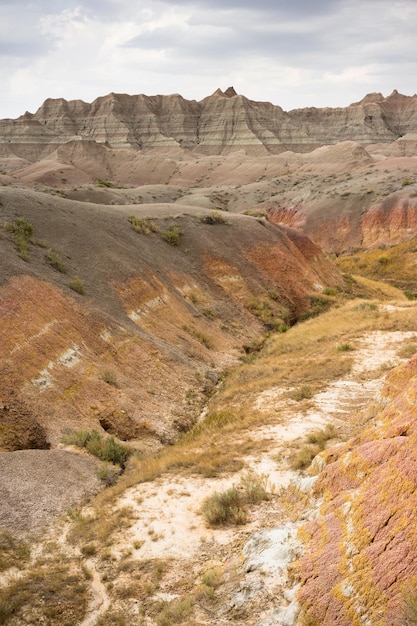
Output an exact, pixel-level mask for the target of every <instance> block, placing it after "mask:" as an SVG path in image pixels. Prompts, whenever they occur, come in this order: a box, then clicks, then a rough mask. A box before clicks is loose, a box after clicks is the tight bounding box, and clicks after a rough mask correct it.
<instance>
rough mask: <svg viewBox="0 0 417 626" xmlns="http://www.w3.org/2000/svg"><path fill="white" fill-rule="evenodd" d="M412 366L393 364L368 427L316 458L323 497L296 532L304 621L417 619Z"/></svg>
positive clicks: (347, 624) (415, 365) (416, 363)
mask: <svg viewBox="0 0 417 626" xmlns="http://www.w3.org/2000/svg"><path fill="white" fill-rule="evenodd" d="M416 373H417V359H416V358H415V357H414V358H413V359H412V360H411V361H410V362H409V363H407V364H406V365H403V366H402V367H400V368H397V369H395V370H394V371H393V372H392V373H391V375H390V376H389V377H388V380H387V383H386V385H385V387H384V389H383V392H382V394H381V397H380V411H379V412H378V414H377V415H376V416H375V418H374V419H373V420H372V421H371V424H370V426H369V427H368V428H366V429H365V430H364V432H363V433H362V434H360V435H359V436H358V437H357V438H356V439H354V440H352V441H349V443H348V444H345V445H341V446H339V447H337V448H331V449H330V450H329V451H328V452H327V453H326V454H324V455H323V457H322V461H323V463H324V464H325V467H324V469H323V471H322V472H321V474H320V476H319V479H318V481H317V483H316V485H315V487H314V491H315V494H316V496H317V497H323V498H324V502H325V503H324V504H323V506H322V507H321V509H320V515H319V516H318V517H317V519H315V520H314V521H312V522H311V523H310V524H309V525H308V526H306V527H304V529H303V532H302V537H303V539H304V541H305V542H306V546H307V549H306V552H305V554H304V556H303V558H302V559H301V561H300V563H299V568H300V572H301V585H302V586H301V590H300V593H299V599H300V601H301V605H302V608H303V612H304V618H303V619H304V621H302V623H303V624H309V625H310V626H315V625H317V626H318V625H320V626H322V625H323V626H327V625H329V626H330V625H331V626H335V625H343V626H351V625H352V624H364V623H365V624H372V626H382V625H383V624H397V623H398V624H400V623H401V624H404V623H407V624H414V623H415V612H414V613H413V614H412V616H410V620H411V621H407V619H406V615H405V613H404V604H406V603H407V598H408V599H409V601H412V602H413V601H414V603H415V599H414V600H410V599H412V598H415V579H416V576H417V561H416V532H415V529H416V521H417V520H416V510H415V490H416V485H417V471H416V468H417V465H416V427H415V422H416V415H415V402H414V399H415V395H416ZM384 405H385V408H383V407H384ZM414 607H415V604H414ZM401 616H402V617H401Z"/></svg>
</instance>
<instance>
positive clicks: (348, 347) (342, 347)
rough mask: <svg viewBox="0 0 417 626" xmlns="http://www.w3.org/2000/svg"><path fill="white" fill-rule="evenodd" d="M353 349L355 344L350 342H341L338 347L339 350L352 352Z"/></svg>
mask: <svg viewBox="0 0 417 626" xmlns="http://www.w3.org/2000/svg"><path fill="white" fill-rule="evenodd" d="M353 349H354V348H353V346H352V345H351V344H350V343H340V344H339V345H338V346H337V347H336V350H337V352H350V351H351V350H353Z"/></svg>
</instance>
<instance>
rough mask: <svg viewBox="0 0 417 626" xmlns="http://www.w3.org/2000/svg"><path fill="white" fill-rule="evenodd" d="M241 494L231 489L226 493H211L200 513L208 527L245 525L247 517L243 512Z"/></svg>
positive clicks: (234, 488)
mask: <svg viewBox="0 0 417 626" xmlns="http://www.w3.org/2000/svg"><path fill="white" fill-rule="evenodd" d="M243 507H244V502H243V499H242V494H241V493H240V492H239V491H238V490H237V489H236V487H231V488H230V489H227V490H226V491H223V492H219V493H213V495H211V496H209V497H208V498H206V499H205V501H204V502H203V506H202V508H201V512H202V514H203V516H204V518H205V520H206V522H207V524H208V525H209V526H225V525H228V524H235V525H237V526H238V525H241V524H246V522H247V515H246V511H245V510H244V508H243Z"/></svg>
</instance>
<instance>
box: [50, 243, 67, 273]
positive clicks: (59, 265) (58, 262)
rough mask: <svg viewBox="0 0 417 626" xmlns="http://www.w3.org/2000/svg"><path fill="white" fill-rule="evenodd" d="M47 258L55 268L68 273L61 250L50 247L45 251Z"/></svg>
mask: <svg viewBox="0 0 417 626" xmlns="http://www.w3.org/2000/svg"><path fill="white" fill-rule="evenodd" d="M45 259H46V261H47V263H49V265H50V266H51V267H53V268H54V270H56V271H57V272H60V273H61V274H66V272H67V268H66V267H65V264H64V261H63V259H62V257H61V255H60V254H59V252H57V251H56V250H52V249H49V250H47V252H46V253H45Z"/></svg>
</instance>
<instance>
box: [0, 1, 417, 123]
mask: <svg viewBox="0 0 417 626" xmlns="http://www.w3.org/2000/svg"><path fill="white" fill-rule="evenodd" d="M416 22H417V5H416V3H415V0H398V1H397V2H391V1H389V0H315V1H314V2H312V1H311V0H285V1H280V2H278V1H277V0H258V1H257V2H253V0H228V1H227V0H210V2H209V1H208V0H171V1H170V0H165V1H162V0H152V1H151V0H142V1H141V2H139V3H131V2H130V1H128V0H80V1H79V2H76V1H75V0H74V1H72V0H39V1H38V2H36V3H34V2H27V0H13V2H12V1H11V0H9V1H5V0H0V42H1V43H0V60H1V64H0V80H1V82H2V99H1V101H0V118H2V117H17V116H18V115H20V114H22V113H23V112H24V111H25V110H27V109H28V110H31V111H34V110H36V109H37V108H38V107H39V106H40V105H41V104H42V102H43V101H44V100H45V99H46V98H47V97H65V98H67V99H75V98H80V99H83V100H86V101H92V100H94V99H95V98H96V97H99V96H102V95H106V94H107V93H109V92H111V91H116V92H125V93H146V94H148V95H152V94H155V93H166V94H168V93H174V92H177V93H181V94H182V95H184V97H187V98H194V99H197V100H198V99H201V98H203V97H205V96H207V95H209V94H210V93H212V92H213V91H214V90H215V89H216V88H217V87H221V88H222V89H225V88H226V87H228V86H229V85H230V84H233V85H234V86H235V88H236V90H237V91H238V92H240V93H243V94H244V95H247V96H248V97H249V98H251V99H256V100H269V101H271V102H273V103H275V104H279V105H281V106H282V107H283V108H285V109H290V108H295V107H302V106H343V105H346V104H348V103H349V102H351V101H354V100H359V99H361V98H362V97H363V96H364V95H365V93H367V92H371V91H381V92H383V93H385V95H388V94H389V93H390V92H391V91H392V90H393V89H394V88H397V89H398V90H399V91H402V92H403V93H407V94H410V95H411V94H412V93H414V91H415V84H414V77H415V76H416V74H417V71H416V70H417V39H416V37H415V33H414V28H415V24H416Z"/></svg>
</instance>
